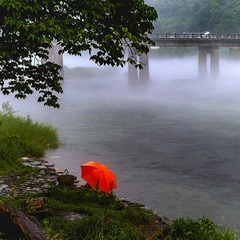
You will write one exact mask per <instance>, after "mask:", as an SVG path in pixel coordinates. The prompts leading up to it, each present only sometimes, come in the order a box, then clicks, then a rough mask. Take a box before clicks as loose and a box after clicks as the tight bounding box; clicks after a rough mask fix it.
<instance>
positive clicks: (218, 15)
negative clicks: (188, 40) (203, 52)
mask: <svg viewBox="0 0 240 240" xmlns="http://www.w3.org/2000/svg"><path fill="white" fill-rule="evenodd" d="M145 2H146V3H148V4H149V5H152V6H153V7H155V9H156V10H157V12H158V20H157V21H156V22H155V31H156V32H160V33H166V32H169V33H182V32H205V31H210V32H211V33H240V1H239V0H145Z"/></svg>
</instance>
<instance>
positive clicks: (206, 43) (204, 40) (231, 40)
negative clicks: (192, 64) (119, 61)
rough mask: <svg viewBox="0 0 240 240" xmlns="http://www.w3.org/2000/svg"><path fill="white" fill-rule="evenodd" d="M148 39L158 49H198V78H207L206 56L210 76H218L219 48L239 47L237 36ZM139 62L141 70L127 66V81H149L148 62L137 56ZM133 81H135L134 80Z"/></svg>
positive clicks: (170, 35) (238, 36)
mask: <svg viewBox="0 0 240 240" xmlns="http://www.w3.org/2000/svg"><path fill="white" fill-rule="evenodd" d="M150 38H151V39H152V40H153V41H154V42H155V46H158V47H197V48H198V75H199V77H200V78H204V77H206V76H207V55H208V54H209V55H210V75H211V77H214V78H217V77H218V76H219V48H223V47H224V48H226V47H227V48H235V47H240V35H238V34H210V33H209V34H204V33H182V34H177V33H174V34H169V33H166V34H156V35H151V36H150ZM139 61H140V62H142V63H143V64H145V67H144V68H143V70H139V73H138V70H137V69H136V68H134V67H133V66H131V65H130V64H129V66H128V78H129V81H130V82H131V81H135V80H136V79H138V77H139V79H140V80H148V79H149V61H148V56H147V55H141V56H139ZM134 79H135V80H134Z"/></svg>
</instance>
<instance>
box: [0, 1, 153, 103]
mask: <svg viewBox="0 0 240 240" xmlns="http://www.w3.org/2000/svg"><path fill="white" fill-rule="evenodd" d="M156 19H157V13H156V11H155V9H154V8H153V7H151V6H149V5H147V4H145V3H144V0H121V1H115V0H84V1H82V0H62V1H59V0H44V1H43V0H0V71H1V75H0V88H1V92H2V93H3V94H14V95H15V97H17V98H26V97H27V95H28V94H32V93H33V92H37V93H38V94H39V97H38V101H39V102H43V103H44V104H45V105H48V106H54V107H59V103H58V98H57V96H56V95H57V93H62V92H63V89H62V84H61V80H62V77H61V75H60V71H59V70H60V68H61V67H60V66H59V65H57V64H56V63H54V62H51V61H49V58H48V57H49V49H50V48H51V47H52V44H53V41H55V42H57V44H59V45H60V46H61V50H60V51H59V53H64V52H67V53H69V54H75V55H81V53H82V52H83V51H88V52H89V55H90V59H91V60H93V61H94V62H95V63H96V64H99V65H105V64H107V65H117V66H123V65H124V64H125V63H126V62H128V61H129V62H131V63H132V64H135V65H136V66H137V67H141V64H140V63H139V62H137V60H136V59H135V58H134V54H133V55H132V56H130V57H126V55H125V51H126V49H127V48H128V47H131V49H133V50H134V51H135V52H136V53H144V52H145V53H146V52H147V51H148V47H149V45H151V44H153V42H152V41H151V40H150V39H149V37H148V33H151V31H152V30H153V21H154V20H156ZM93 50H94V51H93Z"/></svg>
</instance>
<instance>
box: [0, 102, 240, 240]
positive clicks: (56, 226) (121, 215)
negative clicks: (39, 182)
mask: <svg viewBox="0 0 240 240" xmlns="http://www.w3.org/2000/svg"><path fill="white" fill-rule="evenodd" d="M58 145H59V141H58V136H57V131H56V129H55V128H53V127H52V126H49V125H45V124H40V123H35V122H33V121H32V120H31V119H30V118H29V117H27V118H23V117H20V116H17V115H16V114H14V111H13V109H12V108H11V106H9V104H7V103H6V104H5V105H3V109H2V111H1V112H0V175H6V174H10V173H11V174H12V173H14V174H17V173H20V174H22V175H24V176H25V175H27V174H28V173H29V172H31V171H36V170H34V169H33V168H30V167H26V166H24V165H23V164H22V163H21V161H20V160H19V159H20V158H21V157H42V156H43V155H44V152H45V151H46V150H47V149H49V148H56V147H58ZM39 197H46V198H47V199H48V203H47V206H44V208H45V207H46V209H47V212H45V214H44V215H38V216H37V217H38V218H39V221H40V223H41V225H42V227H43V229H44V231H45V233H46V234H47V235H48V237H49V239H51V240H70V239H72V240H75V239H76V240H77V239H79V240H80V239H81V240H105V239H106V240H113V239H114V240H146V239H147V240H188V239H189V240H237V239H240V237H239V236H237V235H236V234H235V233H233V232H230V231H228V230H225V229H222V228H220V227H219V226H217V225H215V224H214V223H213V222H212V221H211V220H209V219H206V218H201V219H199V220H193V219H189V218H185V219H176V220H175V221H173V224H172V225H171V226H168V227H167V228H165V227H164V228H161V226H160V225H161V224H157V222H158V223H160V222H159V219H158V218H156V216H155V215H154V214H153V212H152V211H150V210H147V209H145V208H142V207H141V206H140V205H138V204H133V205H131V204H126V203H123V202H122V201H120V199H119V198H118V197H117V196H116V195H115V194H114V193H110V194H106V193H103V192H100V191H95V190H92V189H90V188H88V187H81V188H75V187H62V186H55V187H52V188H50V189H48V190H47V191H45V192H42V193H38V194H30V195H22V196H19V197H17V198H14V197H11V196H3V195H0V202H1V203H4V204H7V205H11V206H14V207H16V208H17V209H19V210H21V211H24V212H26V213H30V214H32V213H33V212H32V210H31V206H30V205H29V200H30V199H32V198H39ZM0 239H4V240H6V239H7V238H4V235H2V234H1V231H0Z"/></svg>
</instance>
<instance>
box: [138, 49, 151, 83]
mask: <svg viewBox="0 0 240 240" xmlns="http://www.w3.org/2000/svg"><path fill="white" fill-rule="evenodd" d="M140 63H142V64H143V69H140V70H139V79H140V81H142V82H145V81H148V80H149V61H148V55H147V54H146V53H145V54H141V55H140Z"/></svg>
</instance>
